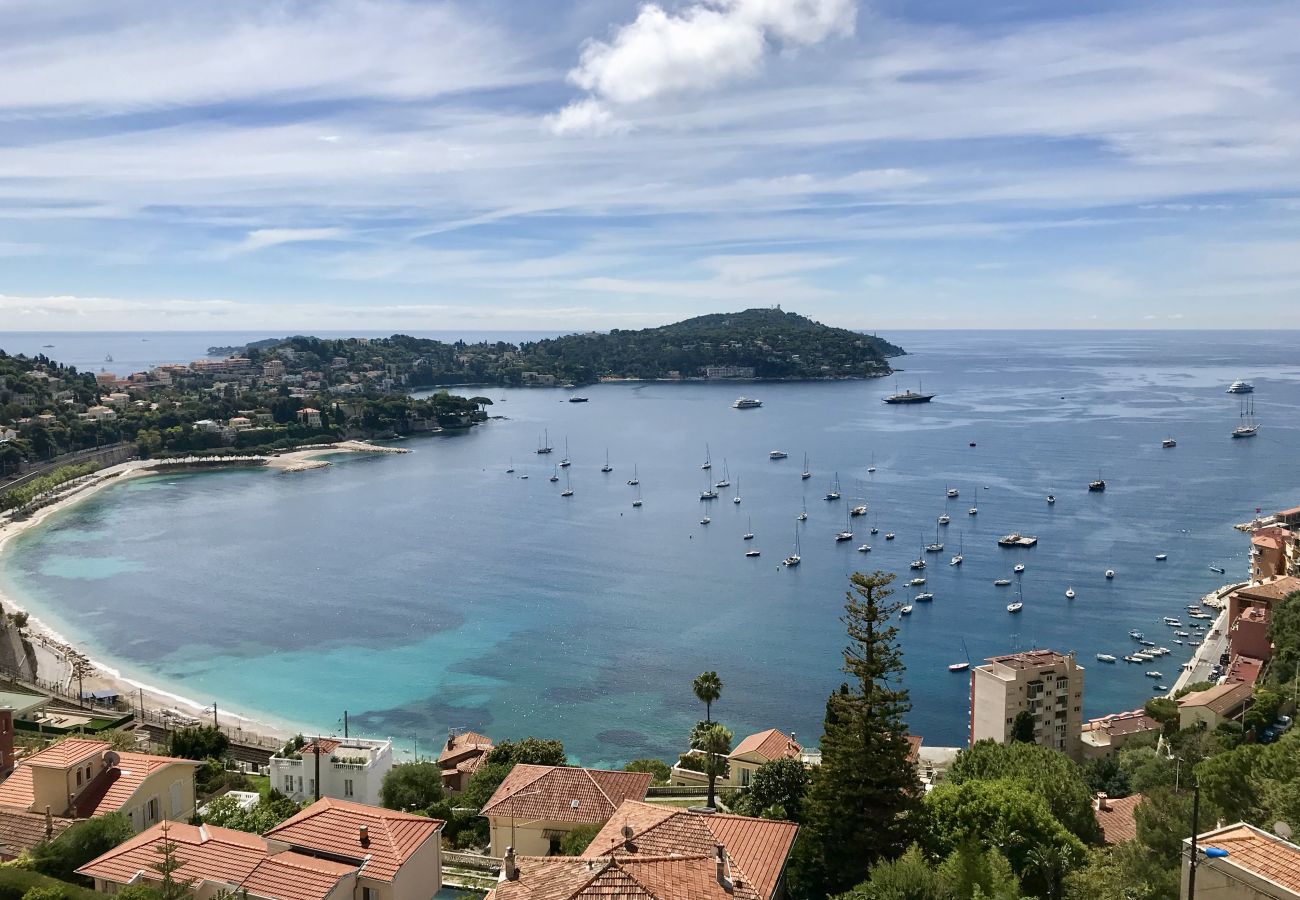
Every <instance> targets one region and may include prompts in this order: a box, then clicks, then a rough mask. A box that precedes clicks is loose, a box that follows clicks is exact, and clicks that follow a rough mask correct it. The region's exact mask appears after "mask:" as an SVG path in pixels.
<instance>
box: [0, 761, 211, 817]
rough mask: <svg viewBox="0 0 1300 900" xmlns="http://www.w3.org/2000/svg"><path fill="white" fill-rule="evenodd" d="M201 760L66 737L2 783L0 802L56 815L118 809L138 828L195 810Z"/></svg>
mask: <svg viewBox="0 0 1300 900" xmlns="http://www.w3.org/2000/svg"><path fill="white" fill-rule="evenodd" d="M199 765H200V763H198V762H195V761H194V760H192V759H173V758H172V757H168V756H151V755H149V754H147V753H128V752H118V751H115V750H113V749H112V748H111V747H110V746H109V745H108V744H107V743H106V742H104V741H92V740H86V739H82V738H69V739H67V740H65V741H62V742H60V743H58V744H55V745H54V746H52V747H48V748H46V749H45V750H42V751H41V752H40V753H37V754H35V755H33V756H29V757H28V758H27V759H25V760H23V761H22V762H21V763H20V764H19V765H18V768H16V769H15V770H14V773H13V774H12V775H10V776H9V778H8V779H6V780H5V782H4V783H3V784H0V806H7V807H10V808H12V809H19V810H26V811H28V812H35V813H41V814H44V813H45V811H46V809H49V811H50V814H51V815H52V816H54V817H56V818H67V819H90V818H93V817H95V816H102V815H106V814H108V813H111V812H120V813H123V814H124V815H126V817H127V818H128V819H130V821H131V825H132V827H134V828H135V830H136V831H137V832H140V831H143V830H144V829H146V828H148V827H149V826H151V825H153V824H155V823H157V822H161V821H163V820H164V819H172V820H179V821H185V820H187V819H189V818H190V816H192V815H193V814H194V771H195V769H197V768H198V767H199Z"/></svg>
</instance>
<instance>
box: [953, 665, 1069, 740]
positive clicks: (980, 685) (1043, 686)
mask: <svg viewBox="0 0 1300 900" xmlns="http://www.w3.org/2000/svg"><path fill="white" fill-rule="evenodd" d="M1083 671H1084V670H1083V667H1082V666H1080V665H1079V664H1078V663H1077V662H1075V659H1074V654H1073V653H1068V654H1061V653H1057V652H1056V651H1054V650H1028V651H1025V652H1023V653H1010V654H1007V655H1006V656H994V657H991V658H990V659H988V660H986V661H985V665H982V666H977V667H975V669H973V670H972V671H971V681H970V685H971V687H970V692H971V697H970V742H971V743H972V744H973V743H975V742H976V741H983V740H994V741H997V742H998V743H1002V744H1005V743H1006V742H1007V741H1009V740H1010V739H1011V727H1012V724H1013V723H1014V722H1015V719H1016V716H1017V715H1018V714H1019V713H1021V712H1028V713H1029V714H1030V715H1031V716H1033V719H1034V743H1036V744H1038V745H1039V746H1042V747H1050V748H1051V749H1053V750H1060V751H1061V752H1062V753H1064V754H1065V755H1066V756H1069V757H1070V758H1071V759H1075V760H1078V759H1080V758H1081V756H1082V753H1081V748H1080V732H1081V730H1082V726H1083Z"/></svg>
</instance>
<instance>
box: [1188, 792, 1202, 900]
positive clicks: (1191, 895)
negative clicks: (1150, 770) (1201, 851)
mask: <svg viewBox="0 0 1300 900" xmlns="http://www.w3.org/2000/svg"><path fill="white" fill-rule="evenodd" d="M1200 816H1201V787H1200V785H1197V786H1196V787H1194V788H1192V853H1191V858H1190V859H1189V860H1188V861H1187V900H1196V832H1197V831H1198V830H1199V819H1200Z"/></svg>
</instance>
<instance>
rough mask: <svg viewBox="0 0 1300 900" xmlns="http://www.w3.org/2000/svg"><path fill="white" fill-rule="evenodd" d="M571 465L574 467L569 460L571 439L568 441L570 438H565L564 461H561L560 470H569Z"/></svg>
mask: <svg viewBox="0 0 1300 900" xmlns="http://www.w3.org/2000/svg"><path fill="white" fill-rule="evenodd" d="M571 465H573V463H572V461H570V459H569V439H568V438H565V439H564V459H562V460H560V468H561V469H567V468H568V467H569V466H571Z"/></svg>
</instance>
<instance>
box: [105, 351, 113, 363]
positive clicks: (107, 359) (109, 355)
mask: <svg viewBox="0 0 1300 900" xmlns="http://www.w3.org/2000/svg"><path fill="white" fill-rule="evenodd" d="M112 361H113V354H111V353H110V354H108V355H107V356H105V357H104V362H112Z"/></svg>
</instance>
